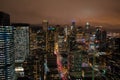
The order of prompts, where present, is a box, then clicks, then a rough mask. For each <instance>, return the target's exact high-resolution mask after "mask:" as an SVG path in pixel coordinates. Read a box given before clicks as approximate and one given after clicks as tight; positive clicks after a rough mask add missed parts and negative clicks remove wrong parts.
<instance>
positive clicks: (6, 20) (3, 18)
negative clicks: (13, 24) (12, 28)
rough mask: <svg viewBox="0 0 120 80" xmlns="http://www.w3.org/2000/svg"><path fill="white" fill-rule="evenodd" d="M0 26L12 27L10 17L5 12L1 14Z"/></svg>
mask: <svg viewBox="0 0 120 80" xmlns="http://www.w3.org/2000/svg"><path fill="white" fill-rule="evenodd" d="M0 25H4V26H8V25H10V15H9V14H7V13H4V12H0Z"/></svg>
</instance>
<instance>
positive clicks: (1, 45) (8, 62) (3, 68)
mask: <svg viewBox="0 0 120 80" xmlns="http://www.w3.org/2000/svg"><path fill="white" fill-rule="evenodd" d="M14 57H15V56H14V39H13V27H12V26H0V80H14V78H15V74H14V73H15V72H14V61H15V60H14Z"/></svg>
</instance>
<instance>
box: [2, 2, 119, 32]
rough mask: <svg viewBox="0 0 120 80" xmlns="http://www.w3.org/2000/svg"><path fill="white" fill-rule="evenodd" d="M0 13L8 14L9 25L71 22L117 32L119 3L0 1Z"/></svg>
mask: <svg viewBox="0 0 120 80" xmlns="http://www.w3.org/2000/svg"><path fill="white" fill-rule="evenodd" d="M0 11H3V12H6V13H9V14H10V16H11V22H20V23H22V22H24V23H30V24H40V23H41V22H42V20H44V19H47V20H48V21H49V22H50V23H53V24H71V21H72V20H73V19H74V20H76V23H77V24H78V25H84V24H85V22H90V23H91V24H92V25H102V26H103V27H105V28H109V29H117V30H118V31H120V0H0Z"/></svg>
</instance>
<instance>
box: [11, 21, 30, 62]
mask: <svg viewBox="0 0 120 80" xmlns="http://www.w3.org/2000/svg"><path fill="white" fill-rule="evenodd" d="M12 26H14V45H15V47H14V48H15V49H14V50H15V62H17V63H21V62H24V60H25V58H26V57H27V56H28V54H29V24H25V23H14V24H12Z"/></svg>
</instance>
